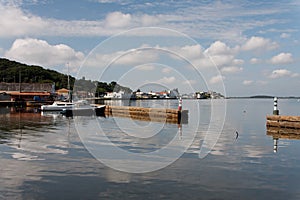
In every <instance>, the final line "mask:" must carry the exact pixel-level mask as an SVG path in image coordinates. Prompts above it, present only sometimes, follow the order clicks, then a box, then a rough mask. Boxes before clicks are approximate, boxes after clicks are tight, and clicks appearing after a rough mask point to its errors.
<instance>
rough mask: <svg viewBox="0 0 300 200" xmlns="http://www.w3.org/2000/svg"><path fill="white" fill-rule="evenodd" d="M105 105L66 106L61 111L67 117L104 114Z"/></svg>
mask: <svg viewBox="0 0 300 200" xmlns="http://www.w3.org/2000/svg"><path fill="white" fill-rule="evenodd" d="M104 112H105V105H98V106H96V105H89V106H74V107H72V108H65V109H63V110H62V111H61V112H60V113H61V114H62V115H65V116H66V117H72V116H104Z"/></svg>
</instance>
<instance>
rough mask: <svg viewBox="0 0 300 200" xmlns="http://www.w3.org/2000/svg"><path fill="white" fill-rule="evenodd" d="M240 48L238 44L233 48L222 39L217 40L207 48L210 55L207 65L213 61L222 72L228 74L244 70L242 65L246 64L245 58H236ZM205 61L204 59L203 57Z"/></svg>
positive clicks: (206, 51)
mask: <svg viewBox="0 0 300 200" xmlns="http://www.w3.org/2000/svg"><path fill="white" fill-rule="evenodd" d="M239 49H240V48H239V47H238V46H236V47H234V48H231V47H229V46H227V45H226V44H225V43H223V42H221V41H216V42H214V43H212V44H211V45H210V46H209V47H208V48H207V49H206V50H205V53H206V54H207V55H209V57H210V60H209V61H207V65H208V66H209V64H210V63H213V64H214V66H216V67H218V68H219V69H221V71H222V72H224V73H228V74H229V73H236V72H238V71H242V69H243V68H242V67H241V66H242V65H243V64H244V60H242V59H238V58H236V56H237V54H238V53H239ZM203 61H204V59H202V62H203ZM203 63H204V62H203Z"/></svg>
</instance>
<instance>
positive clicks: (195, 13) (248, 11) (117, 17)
mask: <svg viewBox="0 0 300 200" xmlns="http://www.w3.org/2000/svg"><path fill="white" fill-rule="evenodd" d="M93 1H96V0H93ZM4 2H5V1H0V13H1V19H0V26H1V30H0V36H2V37H15V36H22V37H24V35H26V36H31V37H32V36H33V35H34V36H37V35H38V36H41V35H43V36H109V35H112V34H116V33H119V32H120V31H126V30H128V29H130V28H134V27H143V26H160V27H165V28H171V29H174V30H181V31H182V32H184V33H186V34H188V35H190V36H193V37H195V36H196V37H199V38H206V39H207V38H209V39H222V40H227V41H241V40H242V39H243V35H242V34H241V33H243V32H245V31H247V30H249V29H250V30H251V29H254V28H256V27H263V26H266V25H273V24H276V23H280V22H282V20H281V19H273V18H272V19H265V20H263V21H261V20H260V21H258V20H256V19H253V16H254V17H256V16H272V15H274V14H277V13H284V12H286V10H284V9H282V8H280V7H276V6H273V7H272V9H264V8H263V7H262V8H261V9H258V8H257V7H256V6H254V7H255V8H252V6H251V7H248V6H247V5H242V4H236V3H224V2H213V3H207V4H203V3H201V2H197V1H194V2H189V3H185V4H182V2H178V3H177V2H173V5H172V6H175V7H174V10H172V12H170V13H167V12H165V11H164V12H161V10H162V9H163V8H164V7H165V6H169V5H167V4H166V3H164V2H151V3H145V4H144V5H137V4H133V3H130V2H128V1H126V2H125V3H124V1H121V0H98V2H100V3H119V4H121V5H124V4H126V5H127V6H129V7H128V9H130V10H131V12H130V14H129V13H122V12H112V13H107V15H106V17H104V18H102V19H98V20H86V19H84V20H61V19H55V16H53V17H51V18H46V17H39V16H37V15H34V14H32V13H30V12H28V10H27V11H24V10H23V9H22V7H21V5H22V2H23V1H19V2H20V3H19V4H17V5H14V6H12V5H11V4H8V3H4ZM274 4H276V3H274ZM149 5H150V6H151V7H152V6H155V7H156V8H158V11H157V13H155V14H144V13H141V12H140V10H139V8H141V7H140V6H145V7H144V9H147V7H148V6H149ZM176 5H177V6H179V7H176ZM159 8H162V9H159ZM178 8H180V9H178ZM162 11H163V10H162ZM241 17H242V18H244V17H246V18H247V20H241ZM227 19H230V20H227ZM199 30H201V31H199ZM156 34H157V35H159V34H161V33H160V32H156Z"/></svg>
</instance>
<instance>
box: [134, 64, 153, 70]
mask: <svg viewBox="0 0 300 200" xmlns="http://www.w3.org/2000/svg"><path fill="white" fill-rule="evenodd" d="M137 69H138V70H140V71H152V70H154V69H155V66H153V65H140V66H138V68H137Z"/></svg>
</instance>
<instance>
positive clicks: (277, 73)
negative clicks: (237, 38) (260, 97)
mask: <svg viewBox="0 0 300 200" xmlns="http://www.w3.org/2000/svg"><path fill="white" fill-rule="evenodd" d="M298 76H299V74H298V73H292V72H291V71H289V70H287V69H276V70H274V71H272V73H271V74H270V75H269V78H273V79H275V78H281V77H298Z"/></svg>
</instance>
